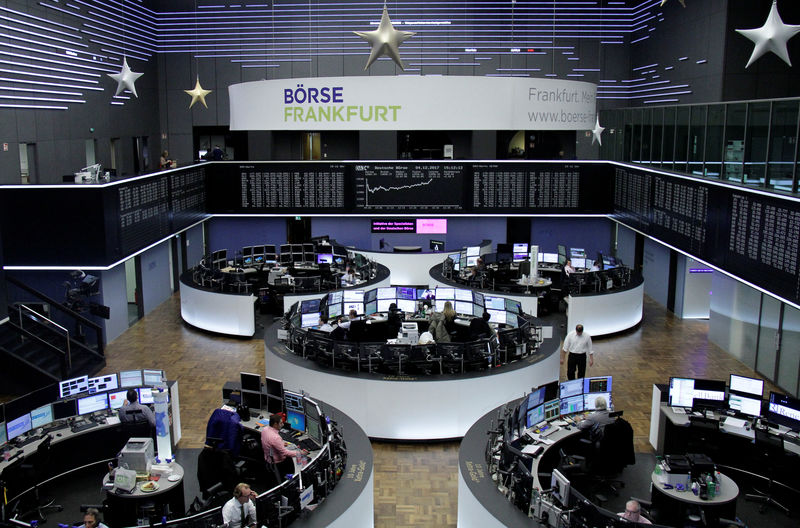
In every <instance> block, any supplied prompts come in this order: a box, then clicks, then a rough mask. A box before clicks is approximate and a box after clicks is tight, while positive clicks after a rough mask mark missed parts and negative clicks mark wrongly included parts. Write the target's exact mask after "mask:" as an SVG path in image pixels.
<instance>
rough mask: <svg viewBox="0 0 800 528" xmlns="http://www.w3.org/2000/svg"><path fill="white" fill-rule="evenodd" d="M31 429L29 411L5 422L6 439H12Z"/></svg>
mask: <svg viewBox="0 0 800 528" xmlns="http://www.w3.org/2000/svg"><path fill="white" fill-rule="evenodd" d="M30 430H31V413H25V414H23V415H22V416H18V417H16V418H14V419H13V420H9V421H8V422H6V432H7V437H8V440H13V439H15V438H16V437H18V436H19V435H22V434H25V433H27V432H28V431H30Z"/></svg>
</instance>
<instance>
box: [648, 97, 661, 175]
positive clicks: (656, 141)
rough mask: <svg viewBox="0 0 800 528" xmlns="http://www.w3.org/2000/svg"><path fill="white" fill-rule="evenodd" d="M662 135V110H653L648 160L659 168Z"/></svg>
mask: <svg viewBox="0 0 800 528" xmlns="http://www.w3.org/2000/svg"><path fill="white" fill-rule="evenodd" d="M663 135H664V109H663V108H661V107H659V108H653V144H652V146H651V147H650V160H651V161H652V162H653V165H655V166H657V167H660V166H661V139H662V137H663Z"/></svg>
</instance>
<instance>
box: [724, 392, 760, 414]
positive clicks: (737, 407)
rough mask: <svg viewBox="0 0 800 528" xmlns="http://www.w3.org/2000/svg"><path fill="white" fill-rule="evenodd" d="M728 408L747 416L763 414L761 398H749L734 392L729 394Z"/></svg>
mask: <svg viewBox="0 0 800 528" xmlns="http://www.w3.org/2000/svg"><path fill="white" fill-rule="evenodd" d="M728 409H730V410H732V411H734V412H736V413H739V414H744V415H746V416H761V398H748V397H747V396H742V395H740V394H735V393H733V392H732V393H730V394H729V395H728Z"/></svg>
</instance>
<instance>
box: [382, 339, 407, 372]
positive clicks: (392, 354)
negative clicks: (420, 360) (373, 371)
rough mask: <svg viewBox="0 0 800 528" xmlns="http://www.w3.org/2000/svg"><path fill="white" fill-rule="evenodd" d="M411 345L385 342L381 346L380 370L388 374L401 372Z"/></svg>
mask: <svg viewBox="0 0 800 528" xmlns="http://www.w3.org/2000/svg"><path fill="white" fill-rule="evenodd" d="M410 350H411V347H410V346H408V345H399V344H385V345H383V346H382V347H381V358H383V362H382V363H381V370H383V371H384V372H387V373H390V374H403V366H404V364H405V362H406V361H407V360H408V353H409V352H410Z"/></svg>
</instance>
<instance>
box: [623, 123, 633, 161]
mask: <svg viewBox="0 0 800 528" xmlns="http://www.w3.org/2000/svg"><path fill="white" fill-rule="evenodd" d="M631 119H633V111H632V110H625V112H624V114H623V117H622V122H623V124H624V127H623V129H622V130H623V134H622V140H623V143H622V156H623V160H622V161H630V160H631V138H632V137H633V125H632V124H631V123H632V121H631Z"/></svg>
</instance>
